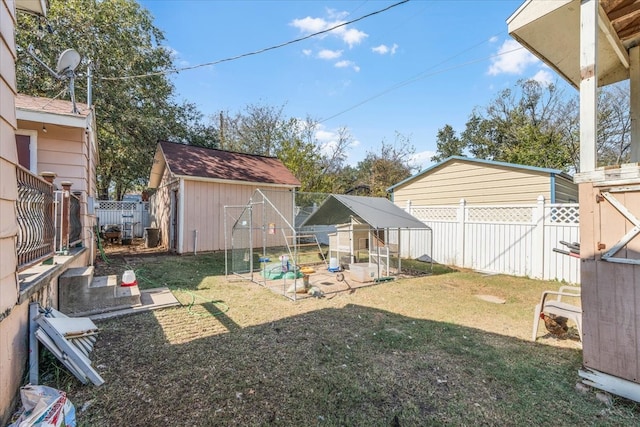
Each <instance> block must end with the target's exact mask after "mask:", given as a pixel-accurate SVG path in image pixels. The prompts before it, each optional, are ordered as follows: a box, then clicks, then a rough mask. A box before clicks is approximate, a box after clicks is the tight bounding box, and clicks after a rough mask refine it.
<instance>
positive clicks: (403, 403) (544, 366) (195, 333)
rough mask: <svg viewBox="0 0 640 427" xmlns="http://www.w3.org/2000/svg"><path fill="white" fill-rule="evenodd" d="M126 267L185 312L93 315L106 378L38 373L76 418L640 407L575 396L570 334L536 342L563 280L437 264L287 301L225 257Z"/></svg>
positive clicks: (620, 421)
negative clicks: (228, 273) (166, 292)
mask: <svg viewBox="0 0 640 427" xmlns="http://www.w3.org/2000/svg"><path fill="white" fill-rule="evenodd" d="M128 262H131V259H129V261H128ZM130 266H131V265H130ZM110 267H111V268H120V272H122V271H123V270H124V268H123V266H121V265H118V264H117V262H114V263H112V264H111V265H110ZM133 267H134V268H135V269H136V271H137V272H138V280H139V282H140V283H141V287H143V288H144V287H147V288H153V287H158V286H169V287H170V288H171V289H172V290H173V291H174V293H175V295H176V297H177V298H178V299H179V300H180V301H181V302H182V304H183V306H182V307H174V308H169V309H163V310H158V311H155V312H147V313H142V314H136V315H131V316H126V317H120V318H115V319H110V320H104V321H96V324H97V325H98V326H99V328H100V335H99V337H98V341H97V343H96V346H95V349H94V352H93V354H92V356H91V359H92V361H93V365H94V367H96V369H97V370H98V372H99V373H100V374H101V375H102V377H103V378H104V379H105V381H106V382H105V384H104V385H102V386H100V387H94V386H92V385H87V386H84V385H82V384H80V383H79V382H78V381H77V380H75V378H73V377H71V376H69V375H68V374H67V373H66V371H64V368H59V367H58V365H57V362H56V361H55V360H53V358H49V359H48V363H47V364H45V366H42V367H41V370H45V371H46V372H45V373H42V372H41V375H42V376H43V377H44V379H45V381H44V383H45V384H46V385H50V386H53V387H57V388H61V389H63V390H65V391H66V392H67V393H68V396H69V397H70V399H71V401H72V402H73V403H74V404H75V406H76V409H77V411H78V413H77V421H78V425H79V426H96V427H97V426H116V425H127V426H160V425H166V426H179V425H189V426H213V425H220V426H223V425H224V426H226V425H242V426H246V425H287V426H288V425H293V426H301V425H327V426H390V425H391V426H424V425H442V424H451V425H532V424H544V425H549V424H550V425H562V426H575V425H603V426H605V425H611V426H620V425H638V424H640V409H639V407H638V406H637V405H636V404H633V403H630V402H629V401H626V400H624V399H614V404H613V405H612V406H610V407H609V406H606V405H604V404H603V403H601V402H600V401H598V400H597V399H596V397H595V391H591V392H588V393H585V394H582V393H579V392H577V391H576V389H575V385H576V383H577V382H578V379H579V378H578V374H577V371H578V369H579V368H580V365H581V350H580V344H579V342H578V341H577V340H575V339H572V338H569V339H564V340H560V339H557V338H553V337H549V336H544V335H545V332H546V331H544V326H541V328H540V336H541V338H540V339H539V340H538V342H537V343H532V342H530V341H529V339H530V335H531V326H532V320H533V319H532V317H533V315H532V313H533V307H534V306H535V304H536V303H537V302H538V299H539V297H540V294H541V292H542V291H543V290H545V289H553V288H557V287H558V286H559V284H557V283H553V282H543V281H536V280H529V279H526V278H514V277H509V276H483V275H480V274H477V273H473V272H454V271H449V272H446V271H447V270H446V269H437V270H436V271H437V272H439V273H443V274H434V275H431V276H422V277H416V278H411V279H403V280H397V281H393V282H385V283H381V284H379V285H377V286H371V287H367V288H361V289H358V290H357V291H355V292H353V293H344V294H337V295H335V296H334V297H333V298H330V299H329V298H320V299H317V298H310V299H305V300H301V301H297V302H292V301H289V300H287V299H286V298H284V297H282V296H278V295H276V294H273V293H271V292H270V291H269V290H267V289H264V288H262V287H260V286H258V285H256V284H253V283H249V282H242V281H230V282H228V281H227V280H226V279H225V276H224V263H223V261H222V257H221V255H220V254H202V255H198V256H156V257H141V258H138V259H136V261H135V265H134V266H133ZM478 295H491V296H495V297H498V298H501V299H503V300H505V303H504V304H495V303H491V302H487V301H485V300H482V299H480V298H478V297H477V296H478Z"/></svg>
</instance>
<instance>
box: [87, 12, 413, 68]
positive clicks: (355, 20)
mask: <svg viewBox="0 0 640 427" xmlns="http://www.w3.org/2000/svg"><path fill="white" fill-rule="evenodd" d="M408 2H409V0H402V1H399V2H397V3H394V4H392V5H390V6H387V7H385V8H383V9H380V10H376V11H374V12H371V13H368V14H366V15H363V16H361V17H359V18H356V19H353V20H351V21H347V22H343V23H341V24H338V25H335V26H333V27H331V28H327V29H325V30H322V31H318V32H316V33H313V34H309V35H306V36H304V37H300V38H297V39H294V40H289V41H287V42H284V43H280V44H278V45H275V46H270V47H265V48H263V49H260V50H255V51H253V52H247V53H243V54H240V55H236V56H232V57H229V58H224V59H219V60H217V61H213V62H206V63H204V64H198V65H192V66H190V67H183V68H170V69H167V70H162V71H156V72H153V73H147V74H137V75H133V76H122V77H99V78H100V79H102V80H129V79H137V78H142V77H151V76H161V75H166V74H172V73H179V72H181V71H187V70H193V69H196V68H202V67H207V66H210V65H217V64H220V63H223V62H229V61H235V60H237V59H241V58H245V57H247V56H253V55H258V54H260V53H264V52H267V51H270V50H274V49H279V48H281V47H285V46H288V45H291V44H294V43H298V42H301V41H303V40H307V39H310V38H312V37H315V36H318V35H320V34H325V33H329V32H331V31H333V30H335V29H336V28H340V27H344V26H346V25H349V24H353V23H354V22H358V21H362V20H363V19H366V18H369V17H371V16H374V15H377V14H379V13H382V12H386V11H388V10H390V9H393V8H394V7H397V6H400V5H402V4H404V3H408Z"/></svg>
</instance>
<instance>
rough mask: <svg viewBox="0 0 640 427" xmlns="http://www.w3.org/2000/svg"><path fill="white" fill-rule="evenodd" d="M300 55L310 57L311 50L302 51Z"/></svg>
mask: <svg viewBox="0 0 640 427" xmlns="http://www.w3.org/2000/svg"><path fill="white" fill-rule="evenodd" d="M302 54H303V55H304V56H311V49H302Z"/></svg>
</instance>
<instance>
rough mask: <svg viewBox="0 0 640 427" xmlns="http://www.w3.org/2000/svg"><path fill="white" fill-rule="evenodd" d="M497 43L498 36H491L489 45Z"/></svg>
mask: <svg viewBox="0 0 640 427" xmlns="http://www.w3.org/2000/svg"><path fill="white" fill-rule="evenodd" d="M497 41H498V36H493V37H490V38H489V43H495V42H497Z"/></svg>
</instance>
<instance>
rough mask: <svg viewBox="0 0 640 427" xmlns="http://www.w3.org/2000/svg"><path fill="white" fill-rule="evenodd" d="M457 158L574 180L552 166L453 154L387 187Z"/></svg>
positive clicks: (397, 185) (392, 187)
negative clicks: (543, 166) (542, 166)
mask: <svg viewBox="0 0 640 427" xmlns="http://www.w3.org/2000/svg"><path fill="white" fill-rule="evenodd" d="M455 160H459V161H463V162H470V163H481V164H485V165H489V166H500V167H506V168H513V169H522V170H526V171H532V172H539V173H546V174H549V175H557V176H561V177H563V178H565V179H568V180H569V181H572V182H573V178H572V177H571V175H569V174H567V173H565V172H563V171H561V170H560V169H551V168H541V167H537V166H527V165H519V164H516V163H507V162H499V161H496V160H485V159H475V158H472V157H464V156H451V157H448V158H446V159H444V160H443V161H441V162H440V163H436V164H435V165H432V166H429V167H428V168H426V169H424V170H422V171H420V172H418V173H416V174H414V175H411V176H410V177H409V178H406V179H404V180H402V181H400V182H399V183H397V184H394V185H392V186H391V187H389V188H387V191H393V190H395V189H396V188H398V187H400V186H401V185H404V184H406V183H407V182H409V181H412V180H414V179H416V178H418V177H420V176H422V175H424V174H426V173H428V172H430V171H432V170H434V169H436V168H438V167H440V166H442V165H444V164H445V163H449V162H452V161H455Z"/></svg>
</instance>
